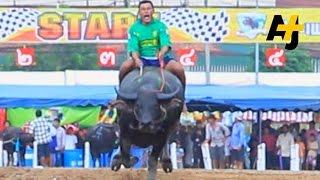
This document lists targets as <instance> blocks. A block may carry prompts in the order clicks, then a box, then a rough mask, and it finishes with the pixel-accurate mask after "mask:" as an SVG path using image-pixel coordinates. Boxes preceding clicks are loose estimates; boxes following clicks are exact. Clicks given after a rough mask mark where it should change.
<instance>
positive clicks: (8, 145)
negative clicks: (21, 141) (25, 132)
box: [2, 121, 15, 166]
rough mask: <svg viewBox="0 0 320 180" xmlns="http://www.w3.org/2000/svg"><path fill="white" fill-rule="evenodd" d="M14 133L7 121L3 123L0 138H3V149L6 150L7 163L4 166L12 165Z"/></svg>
mask: <svg viewBox="0 0 320 180" xmlns="http://www.w3.org/2000/svg"><path fill="white" fill-rule="evenodd" d="M14 134H15V132H14V128H12V127H11V126H10V123H9V122H8V121H6V122H5V124H4V129H3V133H2V140H3V150H6V151H7V158H8V161H7V164H6V165H5V166H12V165H13V153H14V151H15V141H14V138H15V137H13V135H14Z"/></svg>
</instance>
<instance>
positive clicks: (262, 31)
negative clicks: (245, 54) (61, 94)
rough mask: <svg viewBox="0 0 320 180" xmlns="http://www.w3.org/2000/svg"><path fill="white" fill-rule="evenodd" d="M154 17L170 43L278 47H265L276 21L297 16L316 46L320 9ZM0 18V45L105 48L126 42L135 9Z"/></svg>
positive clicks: (17, 12)
mask: <svg viewBox="0 0 320 180" xmlns="http://www.w3.org/2000/svg"><path fill="white" fill-rule="evenodd" d="M156 12H157V13H156V15H155V16H156V17H158V18H160V19H161V21H162V22H164V23H165V24H166V25H167V26H168V28H169V33H170V36H171V38H172V41H173V42H175V43H177V42H185V43H198V42H208V43H256V42H259V43H276V42H278V43H282V42H283V40H282V38H281V37H275V39H274V41H266V39H267V34H268V31H269V29H270V26H271V22H272V20H273V17H274V16H275V15H281V16H282V18H283V20H284V22H285V23H286V22H289V20H290V17H291V16H293V15H297V16H298V17H299V24H301V25H303V31H302V32H300V33H299V42H320V18H319V19H317V17H320V8H299V9H275V8H272V9H271V8H270V9H265V8H263V9H255V8H250V9H244V8H232V9H229V8H228V9H222V8H219V9H217V8H172V9H169V8H158V9H156ZM0 13H1V17H0V43H4V42H5V43H70V42H71V43H77V42H96V43H106V42H111V41H113V42H126V40H127V31H128V28H129V27H130V25H131V24H132V23H134V22H135V20H136V14H137V9H136V8H129V9H128V8H122V9H121V8H120V9H119V8H117V9H111V8H103V9H71V8H63V9H47V8H45V9H44V8H10V9H9V8H1V9H0ZM279 28H281V27H279Z"/></svg>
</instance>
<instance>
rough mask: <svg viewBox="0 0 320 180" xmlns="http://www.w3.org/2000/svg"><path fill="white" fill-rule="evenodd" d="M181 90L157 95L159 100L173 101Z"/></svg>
mask: <svg viewBox="0 0 320 180" xmlns="http://www.w3.org/2000/svg"><path fill="white" fill-rule="evenodd" d="M179 90H180V88H177V89H176V90H175V91H174V92H172V93H158V94H157V98H158V99H159V100H168V99H171V98H173V97H174V96H175V95H176V94H178V92H179Z"/></svg>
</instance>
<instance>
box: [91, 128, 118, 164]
mask: <svg viewBox="0 0 320 180" xmlns="http://www.w3.org/2000/svg"><path fill="white" fill-rule="evenodd" d="M86 140H87V141H89V143H90V152H91V156H92V159H93V162H96V160H97V159H99V158H100V154H101V153H108V152H112V150H113V149H114V148H115V147H116V140H117V136H116V127H115V126H114V125H111V124H106V123H99V124H97V125H95V126H94V127H92V128H90V129H89V130H88V134H87V136H86ZM93 164H94V165H95V163H93Z"/></svg>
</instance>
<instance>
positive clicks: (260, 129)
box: [257, 110, 262, 144]
mask: <svg viewBox="0 0 320 180" xmlns="http://www.w3.org/2000/svg"><path fill="white" fill-rule="evenodd" d="M260 115H261V110H258V113H257V120H258V124H259V144H261V142H262V121H261V118H260Z"/></svg>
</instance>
